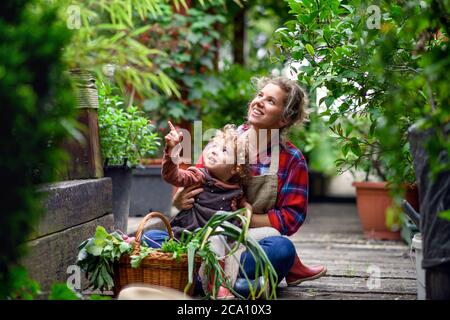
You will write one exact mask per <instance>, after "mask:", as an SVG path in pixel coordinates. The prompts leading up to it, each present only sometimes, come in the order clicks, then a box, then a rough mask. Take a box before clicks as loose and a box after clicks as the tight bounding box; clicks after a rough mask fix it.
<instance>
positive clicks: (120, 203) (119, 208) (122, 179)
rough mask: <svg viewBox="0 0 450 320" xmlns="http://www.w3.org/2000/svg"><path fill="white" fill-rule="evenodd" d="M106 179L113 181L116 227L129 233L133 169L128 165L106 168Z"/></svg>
mask: <svg viewBox="0 0 450 320" xmlns="http://www.w3.org/2000/svg"><path fill="white" fill-rule="evenodd" d="M104 172H105V177H110V178H111V179H112V189H113V190H112V191H113V192H112V196H113V213H114V227H115V229H119V230H121V231H122V232H124V233H126V232H127V227H128V216H129V213H130V194H131V182H132V180H131V178H132V169H131V168H130V167H128V166H126V165H122V166H105V167H104Z"/></svg>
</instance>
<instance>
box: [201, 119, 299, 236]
mask: <svg viewBox="0 0 450 320" xmlns="http://www.w3.org/2000/svg"><path fill="white" fill-rule="evenodd" d="M239 129H240V130H247V126H246V125H243V126H240V127H239ZM267 156H270V150H267ZM197 166H198V167H203V158H202V157H201V159H200V161H199V163H198V164H197ZM269 166H270V163H269V164H262V163H260V162H259V161H258V163H257V164H253V165H251V173H252V175H253V176H257V175H261V174H265V173H267V172H268V170H269ZM307 209H308V167H307V164H306V160H305V158H304V156H303V154H302V153H301V152H300V150H299V149H297V147H295V146H294V145H293V144H292V143H291V142H286V143H285V145H283V144H280V161H279V167H278V194H277V200H276V202H275V207H274V208H273V209H271V210H269V212H268V213H267V214H268V216H269V221H270V224H271V225H272V226H273V227H274V228H275V229H277V230H278V231H280V233H281V234H283V235H288V236H290V235H292V234H293V233H295V232H296V231H297V230H298V229H299V228H300V226H301V225H302V224H303V222H304V221H305V218H306V213H307Z"/></svg>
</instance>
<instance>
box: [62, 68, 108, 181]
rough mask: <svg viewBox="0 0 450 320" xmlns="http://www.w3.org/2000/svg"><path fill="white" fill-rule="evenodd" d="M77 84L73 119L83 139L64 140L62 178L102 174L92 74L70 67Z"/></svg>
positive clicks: (82, 177) (96, 102)
mask: <svg viewBox="0 0 450 320" xmlns="http://www.w3.org/2000/svg"><path fill="white" fill-rule="evenodd" d="M71 75H72V76H73V78H74V79H75V81H76V84H77V108H78V109H79V113H78V116H77V121H78V123H79V124H80V127H81V128H79V130H80V131H81V133H82V136H83V141H78V140H76V139H73V138H72V139H71V140H69V141H66V142H65V143H64V148H65V150H66V151H67V152H68V153H69V156H70V159H69V163H68V166H67V173H66V177H65V178H66V179H68V180H74V179H91V178H101V177H103V163H102V158H101V152H100V139H99V133H98V91H97V88H96V86H95V78H94V76H93V75H92V74H91V73H90V72H87V71H83V70H71Z"/></svg>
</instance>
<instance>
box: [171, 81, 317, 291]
mask: <svg viewBox="0 0 450 320" xmlns="http://www.w3.org/2000/svg"><path fill="white" fill-rule="evenodd" d="M257 85H258V89H259V92H258V94H257V95H256V97H255V98H254V99H253V100H252V101H251V102H250V103H249V105H248V112H247V117H248V121H247V123H246V124H244V125H242V126H240V127H239V129H240V130H241V132H243V133H248V132H254V133H256V134H255V135H254V136H256V140H257V141H256V143H257V146H258V149H257V150H260V151H261V150H262V151H264V152H259V154H258V159H257V160H258V161H257V163H256V164H254V165H252V178H251V179H250V180H249V182H248V183H247V185H246V188H245V194H246V198H247V201H248V202H249V203H250V204H251V205H252V207H253V212H254V213H255V214H253V215H252V218H251V222H250V226H251V227H252V228H261V227H265V228H267V227H270V230H274V229H275V233H273V232H270V233H269V234H270V236H268V237H265V238H264V239H262V240H260V241H259V243H260V245H261V246H262V247H263V249H264V250H265V252H266V254H267V256H268V257H269V259H270V261H271V262H272V264H273V266H274V268H275V270H277V273H278V279H279V281H281V280H282V279H283V278H285V277H286V282H287V284H288V285H298V284H299V283H301V282H303V281H306V280H312V279H316V278H318V277H321V276H323V275H324V274H325V273H326V268H325V267H324V266H315V267H307V266H305V265H303V264H302V263H301V261H300V259H299V258H298V256H297V254H296V252H295V247H294V246H293V244H292V242H291V241H290V240H289V239H287V238H286V237H282V236H280V235H287V236H289V235H292V234H294V233H295V232H296V231H297V230H298V228H299V227H300V226H301V225H302V223H303V221H304V220H305V217H306V213H307V205H308V169H307V165H306V161H305V158H304V157H303V155H302V153H301V152H300V150H298V149H297V148H296V147H295V146H294V145H293V144H292V143H290V142H288V141H287V140H286V139H285V138H283V136H284V135H285V134H286V133H287V131H288V129H289V128H290V127H291V126H292V125H294V124H297V123H301V122H302V121H303V120H304V118H305V115H306V112H305V107H306V105H307V103H308V98H307V95H306V93H305V92H304V91H303V89H302V88H301V87H300V86H299V85H298V84H297V83H296V82H295V81H292V80H289V79H287V78H284V77H278V78H262V79H260V80H259V81H258V84H257ZM269 129H274V130H275V132H276V131H277V130H276V129H278V130H279V133H280V135H281V137H282V138H281V139H280V140H278V136H276V135H273V134H270V132H271V130H269ZM251 130H254V131H251ZM264 131H266V132H267V134H266V133H265V132H264ZM248 134H249V133H248ZM261 134H263V135H261ZM261 137H262V139H261ZM266 137H267V138H266ZM263 140H266V141H263ZM261 146H262V148H261ZM264 153H265V154H266V159H268V158H271V161H270V162H266V163H263V162H264V161H262V160H264V159H262V157H261V156H262V154H264ZM272 154H274V157H272ZM276 155H278V156H276ZM202 163H203V161H200V163H199V164H198V165H197V166H199V167H201V166H202ZM202 191H203V189H201V188H188V189H186V190H182V191H179V192H177V194H176V195H175V197H174V205H175V207H177V208H178V209H180V210H186V209H189V208H191V207H192V205H193V203H194V202H195V197H196V195H197V194H199V193H200V192H202ZM241 262H244V265H243V267H244V270H245V272H246V273H247V274H248V275H249V276H251V275H252V274H254V267H255V265H254V260H253V259H252V257H251V255H250V254H248V253H247V252H245V253H244V254H242V256H241ZM246 283H247V282H246V281H243V279H238V280H237V281H236V284H235V289H236V291H238V292H240V293H245V292H246V290H248V288H246Z"/></svg>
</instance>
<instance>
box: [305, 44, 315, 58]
mask: <svg viewBox="0 0 450 320" xmlns="http://www.w3.org/2000/svg"><path fill="white" fill-rule="evenodd" d="M305 48H306V51H308V53H309V54H310V55H311V56H314V48H313V46H312V45H310V44H309V43H307V44H306V45H305Z"/></svg>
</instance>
